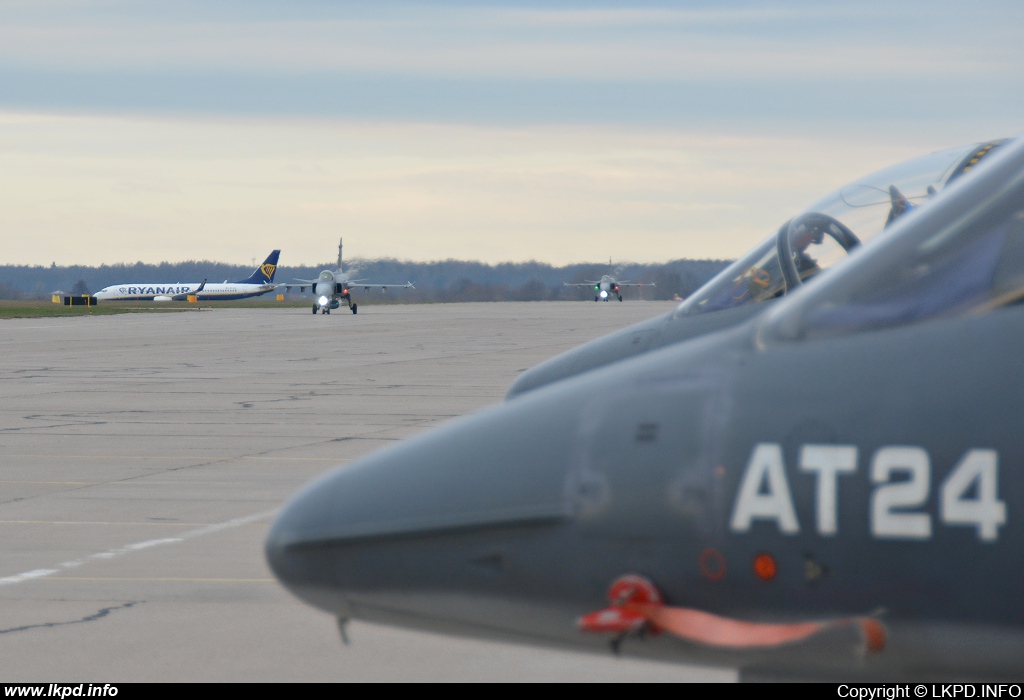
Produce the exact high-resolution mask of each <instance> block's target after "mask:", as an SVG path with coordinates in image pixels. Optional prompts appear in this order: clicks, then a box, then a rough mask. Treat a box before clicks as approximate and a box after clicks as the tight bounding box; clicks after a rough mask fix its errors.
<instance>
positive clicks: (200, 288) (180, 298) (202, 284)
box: [171, 280, 206, 301]
mask: <svg viewBox="0 0 1024 700" xmlns="http://www.w3.org/2000/svg"><path fill="white" fill-rule="evenodd" d="M205 286H206V280H203V281H202V282H200V284H199V286H198V287H196V288H195V289H193V290H192V291H190V292H185V293H184V294H175V295H174V296H172V297H171V301H188V298H189V297H190V296H195V295H196V294H199V292H201V291H203V287H205Z"/></svg>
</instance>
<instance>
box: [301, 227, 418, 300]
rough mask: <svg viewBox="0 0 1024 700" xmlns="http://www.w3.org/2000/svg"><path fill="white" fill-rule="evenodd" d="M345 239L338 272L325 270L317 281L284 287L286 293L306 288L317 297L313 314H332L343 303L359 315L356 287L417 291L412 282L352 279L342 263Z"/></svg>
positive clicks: (339, 256)
mask: <svg viewBox="0 0 1024 700" xmlns="http://www.w3.org/2000/svg"><path fill="white" fill-rule="evenodd" d="M343 240H344V239H338V269H337V270H324V271H323V272H321V273H320V276H319V277H317V278H316V279H315V280H296V281H295V283H294V284H286V285H284V287H285V291H287V292H290V291H291V290H292V287H298V288H299V292H305V291H306V287H309V290H310V291H311V292H313V294H315V295H316V300H315V301H314V302H313V313H314V314H315V313H316V312H317V311H319V312H320V313H322V314H329V313H331V309H337V308H338V307H339V306H341V302H343V301H344V302H345V303H346V304H348V308H349V309H350V310H351V311H352V313H354V314H355V313H359V305H358V304H356V303H355V302H354V301H352V289H353V288H354V287H362V288H363V291H367V292H368V291H370V288H371V287H377V288H379V289H380V290H381V291H384V292H386V291H387V290H388V287H397V288H399V289H415V287H413V284H412V282H406V283H405V284H380V283H377V282H367V281H366V280H361V279H352V278H351V277H349V276H348V273H346V272H345V270H344V268H343V267H342V262H341V250H342V242H343Z"/></svg>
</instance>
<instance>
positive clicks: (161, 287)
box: [95, 250, 281, 301]
mask: <svg viewBox="0 0 1024 700" xmlns="http://www.w3.org/2000/svg"><path fill="white" fill-rule="evenodd" d="M280 255H281V251H280V250H275V251H274V252H272V253H271V254H270V255H269V256H267V259H266V260H264V261H263V264H262V265H260V266H259V267H257V268H256V270H255V271H254V272H253V273H252V275H250V276H249V278H248V279H244V280H241V281H240V282H228V281H227V280H224V282H223V283H222V284H207V283H206V281H205V280H204V281H203V282H201V283H199V284H181V283H178V284H115V285H112V286H110V287H104V288H103V289H101V290H100V291H98V292H96V294H95V297H96V298H97V299H101V300H103V301H186V300H188V298H189V297H190V296H194V297H196V298H197V299H198V300H199V301H230V300H232V299H248V298H249V297H258V296H260V295H261V294H266V293H267V292H272V291H274V290H275V289H277V285H276V284H274V273H275V272H277V259H278V257H279V256H280Z"/></svg>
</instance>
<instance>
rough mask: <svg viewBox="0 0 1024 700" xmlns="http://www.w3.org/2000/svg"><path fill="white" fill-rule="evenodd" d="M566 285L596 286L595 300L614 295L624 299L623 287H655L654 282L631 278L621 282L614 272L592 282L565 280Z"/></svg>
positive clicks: (605, 299) (609, 264)
mask: <svg viewBox="0 0 1024 700" xmlns="http://www.w3.org/2000/svg"><path fill="white" fill-rule="evenodd" d="M611 266H612V261H611V258H609V259H608V267H609V268H610V267H611ZM563 284H564V285H565V286H566V287H591V286H592V287H593V288H594V301H608V300H609V299H611V297H612V295H614V296H615V297H617V298H618V300H619V301H622V288H623V287H653V286H654V282H651V283H642V282H630V281H629V280H622V281H621V282H620V281H618V280H616V279H615V276H614V274H609V275H601V279H599V280H592V281H590V282H563Z"/></svg>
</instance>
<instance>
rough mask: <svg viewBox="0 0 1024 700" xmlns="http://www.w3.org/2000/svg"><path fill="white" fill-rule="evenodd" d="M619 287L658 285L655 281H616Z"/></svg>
mask: <svg viewBox="0 0 1024 700" xmlns="http://www.w3.org/2000/svg"><path fill="white" fill-rule="evenodd" d="M615 284H616V285H618V286H619V287H657V286H658V285H656V284H655V283H654V282H616V283H615Z"/></svg>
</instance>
